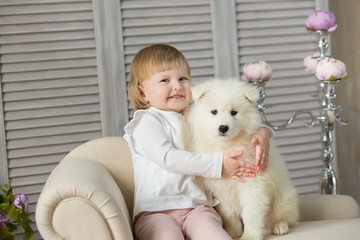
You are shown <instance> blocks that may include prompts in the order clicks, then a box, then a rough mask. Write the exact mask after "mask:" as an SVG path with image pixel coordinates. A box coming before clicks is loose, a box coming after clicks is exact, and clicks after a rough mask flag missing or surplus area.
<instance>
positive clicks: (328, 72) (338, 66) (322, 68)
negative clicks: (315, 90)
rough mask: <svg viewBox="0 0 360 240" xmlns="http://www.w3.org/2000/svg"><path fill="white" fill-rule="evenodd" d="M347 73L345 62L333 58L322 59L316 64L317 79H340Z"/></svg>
mask: <svg viewBox="0 0 360 240" xmlns="http://www.w3.org/2000/svg"><path fill="white" fill-rule="evenodd" d="M347 75H348V74H347V72H346V66H345V64H344V63H343V62H341V61H340V60H336V59H334V58H328V59H323V60H321V61H320V62H319V63H318V64H317V66H316V73H315V76H316V77H317V78H318V79H319V80H329V81H334V80H340V79H343V78H346V77H347Z"/></svg>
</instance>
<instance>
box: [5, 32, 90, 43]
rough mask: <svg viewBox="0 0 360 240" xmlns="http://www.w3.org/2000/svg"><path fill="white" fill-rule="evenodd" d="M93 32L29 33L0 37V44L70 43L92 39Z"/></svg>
mask: <svg viewBox="0 0 360 240" xmlns="http://www.w3.org/2000/svg"><path fill="white" fill-rule="evenodd" d="M94 37H95V36H94V31H89V30H81V31H76V32H71V33H69V34H64V33H63V32H51V33H31V34H17V35H4V36H0V44H4V45H5V44H20V43H39V42H41V43H46V42H47V41H70V40H83V39H85V40H86V39H94Z"/></svg>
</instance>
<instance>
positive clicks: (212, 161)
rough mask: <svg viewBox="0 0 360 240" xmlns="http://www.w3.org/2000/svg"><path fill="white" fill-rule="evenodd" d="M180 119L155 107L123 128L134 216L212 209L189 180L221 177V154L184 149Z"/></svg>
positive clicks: (180, 116) (181, 117) (180, 117)
mask: <svg viewBox="0 0 360 240" xmlns="http://www.w3.org/2000/svg"><path fill="white" fill-rule="evenodd" d="M183 124H184V119H183V116H182V115H181V114H179V113H177V112H171V111H162V110H158V109H156V108H153V107H151V108H149V109H146V110H138V111H136V112H135V114H134V118H133V119H132V120H131V121H130V122H129V123H128V124H127V125H126V126H125V128H124V130H125V135H124V138H125V139H126V141H127V142H128V145H129V149H130V152H131V157H132V161H133V168H134V182H135V193H134V195H135V196H134V198H135V199H134V201H135V203H134V214H133V215H134V216H136V215H137V214H138V213H140V212H143V211H161V210H167V209H184V208H196V207H200V206H205V205H208V206H214V205H216V202H213V201H212V200H208V199H207V198H206V195H205V193H204V192H203V191H202V190H201V189H200V188H198V187H197V186H196V185H195V184H194V182H193V181H192V178H193V176H194V175H199V176H203V177H208V178H220V177H221V170H222V158H223V155H222V153H216V154H205V153H191V152H187V151H185V150H184V142H183V134H182V130H183Z"/></svg>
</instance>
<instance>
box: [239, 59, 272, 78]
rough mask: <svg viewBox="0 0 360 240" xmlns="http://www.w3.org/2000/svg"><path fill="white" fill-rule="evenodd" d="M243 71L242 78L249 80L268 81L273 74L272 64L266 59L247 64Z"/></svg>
mask: <svg viewBox="0 0 360 240" xmlns="http://www.w3.org/2000/svg"><path fill="white" fill-rule="evenodd" d="M243 72H244V75H243V77H242V78H243V79H244V80H245V81H247V82H267V81H269V79H270V78H271V74H272V70H271V67H270V65H269V64H267V63H266V62H264V61H260V62H254V63H247V64H245V65H244V68H243Z"/></svg>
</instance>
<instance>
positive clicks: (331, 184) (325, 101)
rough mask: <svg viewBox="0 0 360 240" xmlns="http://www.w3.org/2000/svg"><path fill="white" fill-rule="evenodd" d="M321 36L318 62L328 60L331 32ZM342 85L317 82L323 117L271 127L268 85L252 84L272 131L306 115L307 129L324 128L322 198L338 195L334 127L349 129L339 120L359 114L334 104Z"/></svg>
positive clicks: (288, 121) (305, 112) (343, 121)
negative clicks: (345, 114)
mask: <svg viewBox="0 0 360 240" xmlns="http://www.w3.org/2000/svg"><path fill="white" fill-rule="evenodd" d="M316 32H317V33H318V34H319V44H318V46H319V49H320V57H319V58H317V59H318V60H319V61H320V60H322V59H325V58H328V56H326V55H325V54H326V51H327V49H328V48H329V42H328V36H329V32H328V31H323V30H321V31H320V30H319V31H316ZM338 82H339V80H335V81H323V80H318V84H319V85H318V86H319V92H320V98H321V99H320V100H321V105H322V109H321V113H320V116H318V117H315V116H314V115H313V114H312V113H311V111H308V110H304V111H298V112H296V113H295V114H294V115H293V117H291V118H289V119H288V120H287V121H286V122H285V123H284V124H282V125H279V126H275V125H272V124H271V123H270V122H269V121H268V120H267V118H266V115H265V110H266V109H267V107H266V106H264V100H265V98H266V94H265V82H253V84H255V85H256V86H257V87H258V89H259V92H260V99H259V101H258V110H259V111H260V113H261V116H262V118H263V120H264V123H265V124H267V125H268V126H270V127H271V128H273V129H274V130H278V129H284V128H286V127H288V126H289V125H290V124H291V123H292V122H293V121H294V120H295V119H296V118H297V117H298V116H299V115H301V114H307V115H308V116H309V117H310V119H311V122H305V124H304V125H305V126H306V127H312V126H313V125H314V124H315V121H318V122H319V123H320V124H321V126H322V144H323V169H322V172H321V176H320V192H321V194H334V195H335V194H338V193H339V189H338V181H337V177H336V174H335V172H334V170H333V166H332V161H333V159H334V152H333V150H332V143H333V131H334V123H335V122H338V123H340V124H341V125H346V124H347V123H348V121H347V120H343V119H341V117H340V114H341V112H342V111H344V110H353V111H356V112H360V111H359V110H357V109H354V108H343V107H342V106H338V105H336V104H335V99H336V92H335V86H336V84H337V83H338Z"/></svg>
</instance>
